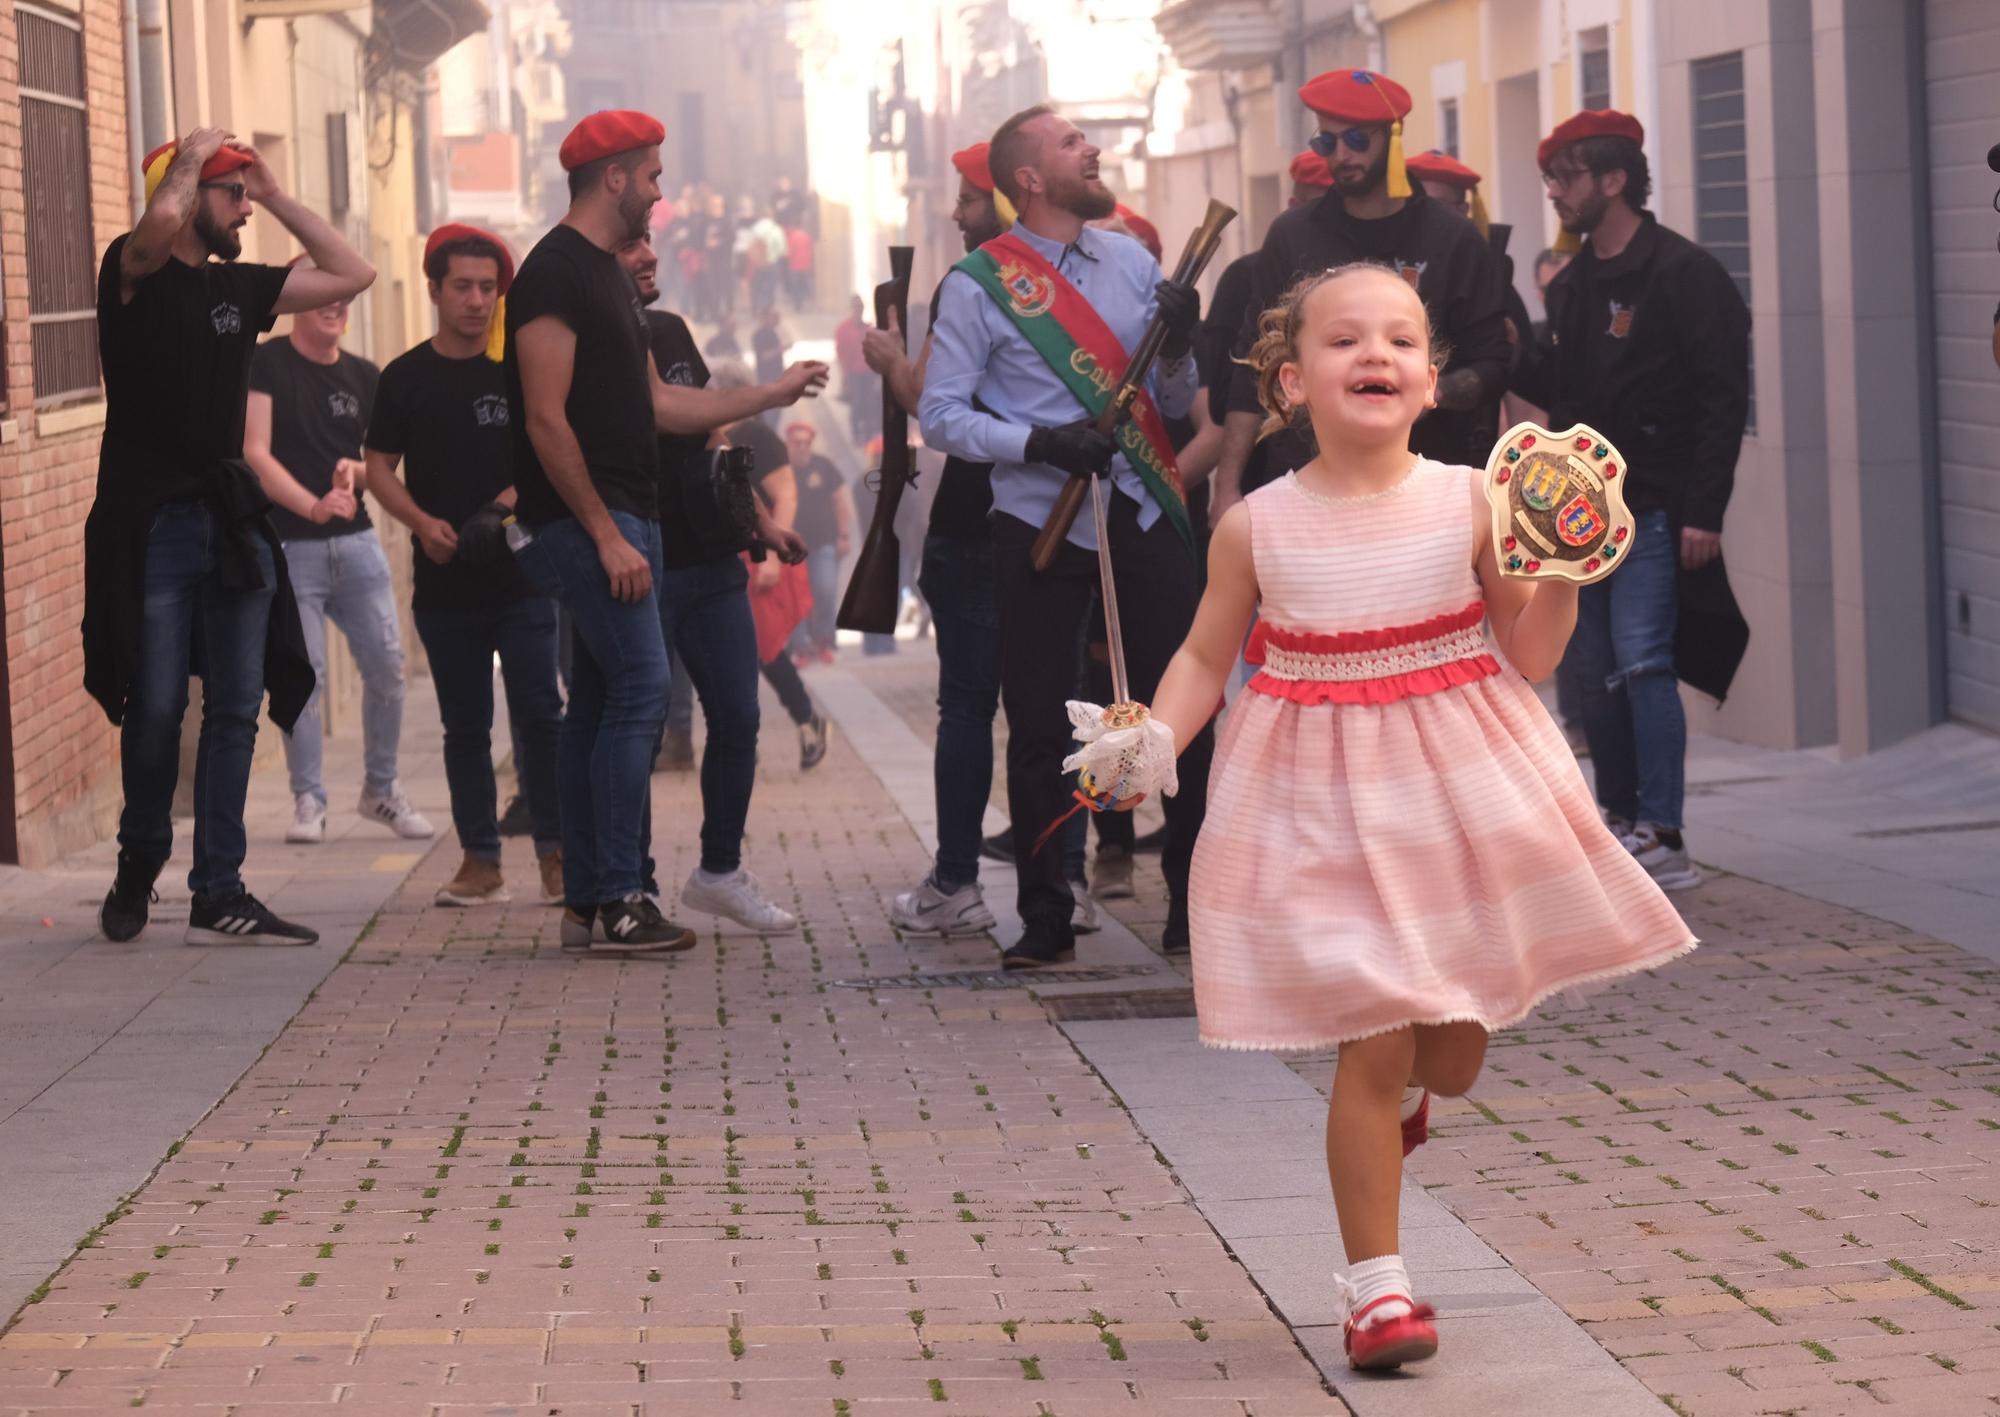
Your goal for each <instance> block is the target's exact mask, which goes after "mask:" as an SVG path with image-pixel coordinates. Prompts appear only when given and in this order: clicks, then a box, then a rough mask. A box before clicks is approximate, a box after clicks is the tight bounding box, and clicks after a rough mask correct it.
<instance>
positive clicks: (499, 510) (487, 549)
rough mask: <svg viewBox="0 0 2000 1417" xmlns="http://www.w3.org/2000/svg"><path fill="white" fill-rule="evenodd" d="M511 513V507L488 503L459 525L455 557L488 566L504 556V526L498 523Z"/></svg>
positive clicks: (512, 512)
mask: <svg viewBox="0 0 2000 1417" xmlns="http://www.w3.org/2000/svg"><path fill="white" fill-rule="evenodd" d="M513 514H514V511H513V508H511V507H507V506H504V505H502V504H501V503H499V502H488V503H487V504H486V505H485V506H483V507H481V508H480V509H479V510H478V511H476V512H474V513H473V514H472V515H471V516H469V517H467V518H466V519H465V520H464V522H462V523H460V525H459V528H458V555H457V556H456V557H454V558H453V559H454V560H457V561H461V562H463V563H464V564H466V565H468V566H491V565H493V564H494V563H496V562H498V561H500V560H501V559H502V558H504V557H505V556H506V555H507V529H506V528H505V527H504V526H502V525H501V523H502V522H503V521H505V520H506V519H507V518H508V517H510V516H512V515H513Z"/></svg>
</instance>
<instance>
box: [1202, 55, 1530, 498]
mask: <svg viewBox="0 0 2000 1417" xmlns="http://www.w3.org/2000/svg"><path fill="white" fill-rule="evenodd" d="M1299 98H1300V99H1301V100H1302V101H1303V102H1304V103H1305V106H1306V107H1307V108H1309V109H1311V110H1312V111H1313V114H1314V116H1315V117H1317V118H1318V120H1319V131H1318V132H1317V133H1315V134H1314V135H1313V137H1312V140H1311V148H1312V151H1314V152H1315V153H1318V154H1319V155H1320V156H1321V157H1323V158H1325V159H1326V162H1327V165H1328V166H1329V168H1331V170H1332V175H1333V190H1332V191H1330V192H1328V193H1327V194H1326V195H1325V196H1323V197H1320V198H1318V199H1317V200H1315V201H1311V202H1307V203H1305V204H1303V205H1301V206H1296V207H1293V208H1292V209H1291V210H1289V211H1286V212H1284V213H1282V214H1280V215H1279V217H1278V219H1277V220H1276V221H1274V222H1272V223H1271V230H1270V233H1269V234H1268V235H1267V236H1266V237H1265V238H1264V248H1263V250H1262V251H1260V252H1259V253H1258V255H1257V259H1256V262H1255V263H1254V264H1253V265H1252V267H1251V291H1250V297H1251V298H1250V306H1249V309H1250V315H1249V318H1248V319H1247V320H1246V321H1245V323H1244V327H1243V330H1242V332H1241V334H1239V336H1238V338H1237V346H1236V351H1235V352H1236V354H1237V356H1238V357H1239V358H1240V357H1241V356H1243V355H1245V354H1247V353H1248V352H1249V350H1250V345H1251V343H1252V342H1253V341H1254V340H1255V339H1256V337H1257V329H1256V323H1257V318H1258V316H1259V315H1261V314H1262V313H1263V312H1264V311H1265V310H1268V309H1270V308H1271V307H1272V306H1274V305H1276V304H1278V303H1279V299H1280V297H1281V296H1283V295H1284V293H1285V291H1286V290H1287V289H1288V288H1289V287H1290V286H1291V284H1292V283H1293V282H1294V281H1296V280H1297V279H1298V278H1299V277H1300V276H1303V275H1306V274H1309V273H1311V272H1314V271H1320V270H1324V269H1326V268H1327V267H1329V266H1339V265H1345V264H1347V263H1348V262H1350V261H1374V262H1378V263H1380V264H1382V265H1387V266H1390V267H1393V268H1394V269H1395V271H1396V272H1397V274H1399V275H1401V276H1402V277H1403V279H1404V280H1407V281H1408V282H1409V283H1410V284H1411V285H1412V286H1413V287H1414V288H1415V289H1416V292H1417V294H1418V296H1419V297H1420V298H1421V299H1422V300H1423V302H1424V305H1425V306H1426V307H1427V308H1428V309H1429V311H1430V316H1431V328H1432V331H1433V333H1434V334H1435V335H1436V336H1437V337H1438V338H1440V339H1441V340H1443V341H1444V342H1445V343H1446V344H1447V345H1448V346H1449V347H1450V349H1451V351H1452V355H1451V362H1450V363H1449V364H1447V365H1445V368H1444V373H1443V374H1442V375H1440V376H1439V378H1438V388H1437V407H1436V408H1434V409H1432V410H1431V411H1430V412H1429V413H1428V414H1426V415H1425V416H1424V417H1423V418H1421V419H1419V420H1418V421H1417V426H1416V427H1415V428H1414V429H1413V430H1411V433H1410V447H1411V450H1412V451H1414V452H1417V453H1420V454H1422V455H1423V456H1425V457H1428V458H1434V459H1436V460H1437V461H1439V462H1444V463H1467V464H1471V465H1475V466H1483V465H1484V464H1485V462H1486V457H1487V454H1488V453H1489V452H1491V451H1492V447H1493V432H1494V429H1495V427H1496V426H1497V424H1498V420H1499V402H1500V396H1501V394H1502V393H1503V392H1505V390H1506V385H1507V371H1508V367H1509V365H1510V364H1511V363H1512V360H1513V349H1512V346H1511V345H1509V343H1508V341H1507V321H1506V313H1505V310H1506V307H1505V304H1504V300H1505V292H1504V290H1503V286H1504V281H1503V279H1502V276H1501V271H1500V264H1499V262H1498V261H1497V260H1496V259H1495V257H1494V255H1493V252H1492V248H1491V247H1490V246H1489V245H1488V244H1487V242H1486V238H1485V237H1483V236H1481V235H1480V234H1479V230H1478V228H1477V227H1475V226H1474V225H1473V224H1472V223H1471V222H1470V221H1468V220H1467V219H1466V218H1464V217H1462V216H1460V215H1458V213H1456V212H1453V211H1450V210H1448V209H1447V208H1445V207H1444V206H1443V205H1441V204H1440V203H1438V202H1437V201H1435V200H1433V199H1432V198H1430V197H1428V196H1425V195H1424V194H1422V193H1420V192H1413V191H1412V190H1411V188H1410V183H1409V180H1408V174H1407V173H1406V172H1405V171H1403V168H1402V164H1401V162H1400V161H1399V160H1397V159H1396V158H1395V157H1394V156H1393V155H1392V154H1391V151H1390V149H1391V147H1392V145H1393V146H1396V147H1400V140H1401V127H1402V119H1403V117H1404V115H1406V114H1407V113H1408V112H1409V111H1410V95H1409V91H1408V90H1407V89H1405V88H1404V87H1403V86H1402V85H1401V84H1399V83H1397V82H1396V81H1395V80H1393V79H1389V78H1385V77H1384V76H1383V75H1381V74H1377V73H1374V72H1372V71H1370V70H1367V69H1335V70H1332V71H1331V72H1329V73H1325V74H1321V75H1320V76H1319V77H1318V78H1316V79H1313V80H1312V81H1311V82H1310V83H1307V84H1305V85H1304V86H1303V87H1301V88H1300V89H1299ZM1263 420H1264V412H1263V410H1262V409H1261V408H1260V407H1258V404H1257V380H1256V378H1255V377H1254V376H1253V375H1252V374H1251V372H1250V370H1249V368H1248V367H1247V366H1244V365H1238V366H1237V368H1236V371H1235V374H1234V376H1233V378H1232V380H1231V384H1230V394H1229V416H1228V419H1227V421H1226V422H1225V424H1224V434H1223V446H1222V454H1221V457H1220V460H1219V461H1218V464H1217V466H1216V471H1215V483H1216V485H1215V491H1214V494H1213V495H1212V496H1211V498H1210V499H1209V520H1210V522H1211V524H1213V523H1215V522H1217V521H1220V520H1221V517H1222V514H1223V513H1224V512H1226V511H1228V510H1229V507H1230V506H1231V504H1232V503H1234V502H1235V501H1236V500H1237V499H1238V498H1239V497H1241V496H1243V495H1244V494H1245V493H1246V492H1248V491H1252V490H1254V489H1253V488H1248V487H1245V486H1244V485H1243V470H1244V467H1245V464H1247V463H1248V461H1249V459H1250V450H1251V449H1252V448H1253V447H1254V446H1255V445H1256V443H1257V432H1258V429H1259V427H1260V426H1261V425H1262V423H1263ZM1309 443H1310V439H1309V438H1308V437H1306V436H1305V435H1303V434H1300V433H1296V432H1292V431H1289V430H1287V431H1281V432H1278V433H1274V434H1273V435H1272V436H1271V438H1270V440H1269V441H1268V444H1267V446H1266V451H1265V455H1264V466H1265V469H1266V473H1267V476H1269V477H1272V478H1275V477H1281V476H1283V475H1284V474H1285V473H1286V472H1288V471H1290V470H1291V469H1293V468H1295V467H1298V466H1300V465H1301V464H1303V463H1305V462H1306V461H1308V460H1309V459H1310V458H1311V457H1312V455H1313V451H1314V450H1313V449H1312V448H1311V447H1310V446H1308V444H1309Z"/></svg>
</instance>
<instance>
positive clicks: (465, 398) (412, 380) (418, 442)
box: [367, 340, 533, 610]
mask: <svg viewBox="0 0 2000 1417" xmlns="http://www.w3.org/2000/svg"><path fill="white" fill-rule="evenodd" d="M511 423H512V419H511V418H510V416H509V409H508V405H507V376H506V375H505V374H503V373H502V372H501V369H500V366H499V365H498V364H495V363H494V362H493V361H492V360H490V359H488V358H487V357H486V356H485V355H484V354H475V355H473V356H472V357H471V358H470V359H449V358H447V357H446V356H444V355H442V354H439V353H438V352H437V350H436V349H435V348H434V347H433V346H432V345H431V342H430V341H429V340H425V341H424V342H423V343H422V344H420V345H418V346H417V347H416V348H415V349H412V350H410V351H408V352H407V353H405V354H402V355H399V356H397V357H396V358H395V359H392V360H390V361H389V367H388V368H386V369H384V370H383V371H382V379H381V382H380V383H379V384H378V385H377V387H376V389H375V412H374V414H373V415H372V416H371V417H370V418H369V420H368V438H367V445H368V446H369V447H370V448H373V449H374V450H375V451H376V452H378V453H393V454H396V455H398V456H400V457H401V458H402V460H403V463H402V468H401V472H402V475H403V485H404V486H406V487H408V488H409V489H410V496H411V497H412V498H414V499H415V500H416V504H417V505H418V506H419V507H422V508H423V509H424V510H425V511H426V512H428V513H430V514H431V515H432V516H434V517H439V518H441V519H443V520H444V521H447V522H450V523H451V524H452V525H453V526H454V527H457V526H463V525H464V524H465V519H466V518H467V517H469V516H471V515H472V514H473V513H474V512H476V511H478V510H479V509H480V508H481V507H483V506H485V505H486V504H487V503H488V502H491V501H492V500H493V499H494V498H495V497H497V496H499V495H500V494H501V493H502V492H504V491H506V490H507V489H508V488H509V487H511V486H513V485H514V473H513V465H512V442H511V434H510V424H511ZM410 549H411V552H412V553H413V554H412V557H411V564H412V566H413V567H414V568H415V575H414V577H413V580H414V584H415V588H416V595H415V597H414V599H413V602H412V603H413V604H414V606H415V608H416V609H418V610H476V609H479V608H481V607H483V606H486V605H490V604H492V603H494V602H495V601H501V600H515V599H518V598H519V597H521V596H524V595H530V594H532V593H533V592H532V590H531V589H530V587H529V585H528V582H527V579H526V578H525V577H523V576H522V574H521V573H520V571H519V570H517V569H515V566H514V558H513V557H511V556H505V557H502V558H501V559H500V560H498V561H496V562H494V563H492V564H490V565H484V566H463V565H460V564H459V563H458V562H457V561H456V560H452V561H447V562H445V563H444V564H443V565H442V566H440V565H439V564H438V563H437V562H435V561H433V560H432V559H431V558H430V557H428V556H426V555H425V554H424V548H423V545H422V543H421V542H416V541H413V542H412V545H411V548H410Z"/></svg>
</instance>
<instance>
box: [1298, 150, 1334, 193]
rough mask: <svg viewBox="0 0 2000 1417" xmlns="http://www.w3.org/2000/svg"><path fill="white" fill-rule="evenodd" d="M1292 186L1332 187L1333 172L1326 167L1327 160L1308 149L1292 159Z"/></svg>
mask: <svg viewBox="0 0 2000 1417" xmlns="http://www.w3.org/2000/svg"><path fill="white" fill-rule="evenodd" d="M1292 185H1293V186H1294V187H1331V186H1332V185H1333V171H1332V169H1331V168H1329V167H1328V166H1327V165H1326V159H1325V158H1323V157H1321V156H1320V155H1319V154H1318V153H1316V152H1314V151H1313V150H1312V149H1311V148H1307V149H1306V150H1305V151H1304V152H1302V153H1300V154H1299V155H1298V156H1297V157H1295V158H1293V159H1292Z"/></svg>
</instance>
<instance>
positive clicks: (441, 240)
mask: <svg viewBox="0 0 2000 1417" xmlns="http://www.w3.org/2000/svg"><path fill="white" fill-rule="evenodd" d="M454 241H490V242H492V243H493V245H495V246H496V247H498V248H499V250H500V293H501V294H502V295H505V294H506V293H507V287H508V286H510V285H512V284H513V283H514V253H513V252H512V251H509V250H508V249H507V243H506V242H504V241H502V240H501V239H500V238H499V237H497V236H495V235H494V234H493V233H492V232H490V231H485V230H482V229H480V228H479V227H476V226H467V225H466V224H465V223H464V222H461V221H448V222H446V223H445V224H444V225H443V226H441V227H439V228H438V229H437V230H436V231H433V232H432V233H431V239H430V240H428V241H426V242H425V243H424V265H425V266H426V267H427V268H428V267H429V265H430V263H431V256H432V255H433V254H434V253H435V252H436V251H437V248H438V247H440V246H448V245H450V244H451V243H452V242H454Z"/></svg>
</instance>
